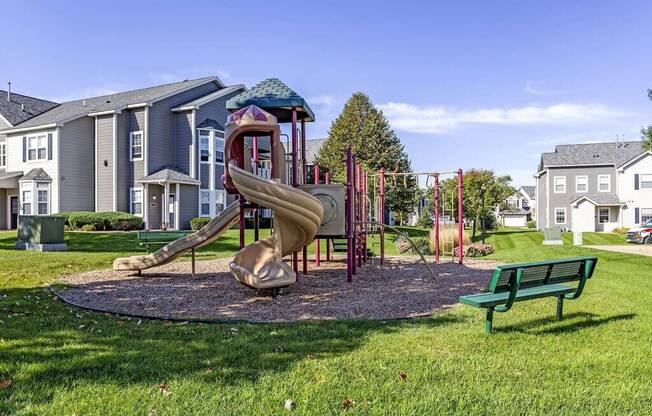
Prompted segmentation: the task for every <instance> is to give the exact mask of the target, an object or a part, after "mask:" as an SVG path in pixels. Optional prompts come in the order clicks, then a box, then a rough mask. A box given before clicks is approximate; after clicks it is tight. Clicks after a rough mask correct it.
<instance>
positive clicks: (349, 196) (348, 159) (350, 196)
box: [345, 147, 355, 282]
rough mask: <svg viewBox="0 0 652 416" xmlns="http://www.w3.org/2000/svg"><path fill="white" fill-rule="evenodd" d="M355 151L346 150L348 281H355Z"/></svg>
mask: <svg viewBox="0 0 652 416" xmlns="http://www.w3.org/2000/svg"><path fill="white" fill-rule="evenodd" d="M352 161H353V153H351V148H350V147H349V148H348V149H347V150H346V204H345V207H346V248H347V250H346V281H347V282H352V281H353V267H354V257H353V256H354V250H355V248H354V247H353V227H354V224H353V166H352Z"/></svg>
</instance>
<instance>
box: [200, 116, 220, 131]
mask: <svg viewBox="0 0 652 416" xmlns="http://www.w3.org/2000/svg"><path fill="white" fill-rule="evenodd" d="M197 128H198V129H215V130H219V131H224V126H223V125H222V124H220V123H219V122H218V121H215V120H213V119H212V118H207V119H204V121H202V122H201V123H199V124H198V125H197Z"/></svg>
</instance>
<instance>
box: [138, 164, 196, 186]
mask: <svg viewBox="0 0 652 416" xmlns="http://www.w3.org/2000/svg"><path fill="white" fill-rule="evenodd" d="M138 182H139V183H181V184H186V185H199V184H200V183H201V182H199V181H198V180H197V179H195V178H193V177H191V176H188V175H186V174H185V173H183V172H181V171H178V170H176V169H173V168H163V169H161V170H159V171H158V172H155V173H152V174H151V175H148V176H145V177H144V178H140V179H138Z"/></svg>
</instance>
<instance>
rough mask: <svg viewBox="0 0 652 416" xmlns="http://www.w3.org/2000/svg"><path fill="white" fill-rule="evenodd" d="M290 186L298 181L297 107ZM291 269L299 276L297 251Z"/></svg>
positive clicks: (293, 128)
mask: <svg viewBox="0 0 652 416" xmlns="http://www.w3.org/2000/svg"><path fill="white" fill-rule="evenodd" d="M291 156H292V170H291V172H292V186H293V187H295V188H296V187H297V186H298V185H299V181H298V178H297V109H296V108H293V109H292V152H291ZM292 269H293V270H294V272H295V273H296V274H297V277H299V256H298V254H297V252H294V253H292Z"/></svg>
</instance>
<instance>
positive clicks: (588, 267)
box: [564, 260, 596, 300]
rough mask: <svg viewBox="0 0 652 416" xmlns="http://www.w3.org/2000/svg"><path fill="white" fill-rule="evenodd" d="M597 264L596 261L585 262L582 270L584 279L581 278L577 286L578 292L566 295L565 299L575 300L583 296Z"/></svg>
mask: <svg viewBox="0 0 652 416" xmlns="http://www.w3.org/2000/svg"><path fill="white" fill-rule="evenodd" d="M595 263H596V262H595V261H594V260H586V261H585V262H584V266H583V268H582V277H580V282H579V283H578V284H577V290H576V291H575V292H573V293H568V294H566V295H564V299H568V300H575V299H577V298H579V297H580V296H581V295H582V291H584V286H585V285H586V281H587V280H588V279H589V278H590V277H591V276H592V275H593V270H594V269H595Z"/></svg>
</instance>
